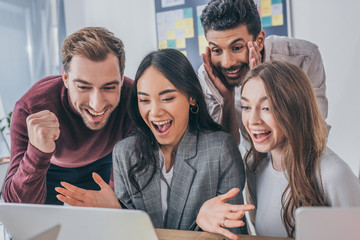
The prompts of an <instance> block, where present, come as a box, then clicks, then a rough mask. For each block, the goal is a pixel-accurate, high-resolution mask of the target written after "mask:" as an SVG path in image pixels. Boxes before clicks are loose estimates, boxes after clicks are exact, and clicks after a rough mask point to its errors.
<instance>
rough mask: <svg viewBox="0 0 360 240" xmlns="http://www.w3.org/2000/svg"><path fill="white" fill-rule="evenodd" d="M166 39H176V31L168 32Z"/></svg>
mask: <svg viewBox="0 0 360 240" xmlns="http://www.w3.org/2000/svg"><path fill="white" fill-rule="evenodd" d="M166 39H167V40H172V39H175V30H169V31H167V32H166Z"/></svg>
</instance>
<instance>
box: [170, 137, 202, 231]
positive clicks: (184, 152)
mask: <svg viewBox="0 0 360 240" xmlns="http://www.w3.org/2000/svg"><path fill="white" fill-rule="evenodd" d="M197 140H198V136H197V133H196V134H193V133H190V132H189V131H186V132H185V134H184V136H183V137H182V139H181V141H180V144H179V147H178V151H177V153H176V159H175V164H174V176H173V178H172V181H171V193H170V200H169V205H168V211H167V218H166V223H165V227H166V228H170V229H178V228H179V224H180V219H181V218H182V213H183V209H184V207H185V203H186V201H187V198H188V195H189V191H190V188H191V185H192V182H193V179H194V177H195V174H196V171H195V169H194V168H193V167H192V166H190V165H189V163H188V160H190V159H191V158H193V157H194V156H196V153H197Z"/></svg>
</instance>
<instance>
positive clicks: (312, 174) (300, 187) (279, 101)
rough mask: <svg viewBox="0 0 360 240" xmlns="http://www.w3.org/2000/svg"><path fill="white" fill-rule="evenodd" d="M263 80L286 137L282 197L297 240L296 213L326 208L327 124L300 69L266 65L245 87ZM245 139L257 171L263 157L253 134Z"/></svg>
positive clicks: (286, 219)
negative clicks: (323, 158)
mask: <svg viewBox="0 0 360 240" xmlns="http://www.w3.org/2000/svg"><path fill="white" fill-rule="evenodd" d="M253 78H260V79H261V80H262V82H263V83H264V86H265V91H266V94H267V97H268V99H269V103H270V108H271V112H272V114H273V117H274V118H275V120H276V122H277V123H278V125H279V127H280V128H281V130H282V131H283V133H284V135H285V139H286V142H285V145H284V148H283V149H284V150H283V160H284V164H285V168H286V173H287V176H288V180H289V183H288V185H287V187H286V189H285V191H284V192H283V194H282V198H281V204H282V220H283V223H284V226H285V228H286V230H287V233H288V236H289V237H294V232H295V219H294V212H295V210H296V209H297V208H298V207H302V206H326V205H327V203H326V201H325V195H324V190H323V186H322V183H321V181H320V183H318V181H317V174H319V176H320V179H321V175H320V157H321V156H322V155H323V153H324V150H325V147H326V141H327V128H326V123H325V121H324V119H323V117H322V115H321V112H320V110H319V107H318V104H317V100H316V96H315V92H314V89H313V87H312V84H311V81H310V79H309V77H308V76H307V75H306V73H305V72H304V71H303V70H302V69H301V68H300V67H298V66H296V65H294V64H291V63H287V62H282V61H278V60H275V61H269V62H264V63H262V64H260V65H258V66H256V67H255V68H253V69H251V70H250V71H249V72H248V73H247V74H246V76H245V78H244V81H243V82H242V85H241V92H242V90H243V89H244V86H245V85H246V83H247V82H248V81H249V80H251V79H253ZM241 130H242V135H243V136H245V137H246V139H250V142H251V153H250V155H252V157H253V160H254V164H253V166H251V168H250V167H249V165H248V159H249V157H250V155H247V156H246V157H245V158H244V159H245V164H246V166H247V168H248V169H250V170H251V171H255V170H256V167H257V166H258V165H259V164H260V161H261V160H262V158H263V156H262V154H261V153H259V152H258V151H256V149H255V148H254V145H253V142H252V141H251V138H250V136H249V134H248V133H247V131H246V130H244V128H242V129H241Z"/></svg>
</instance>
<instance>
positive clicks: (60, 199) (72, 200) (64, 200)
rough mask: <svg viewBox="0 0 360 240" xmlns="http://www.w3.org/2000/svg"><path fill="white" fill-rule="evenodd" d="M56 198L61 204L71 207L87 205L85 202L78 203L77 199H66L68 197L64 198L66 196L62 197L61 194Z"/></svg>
mask: <svg viewBox="0 0 360 240" xmlns="http://www.w3.org/2000/svg"><path fill="white" fill-rule="evenodd" d="M56 198H57V199H58V200H59V201H61V202H63V203H66V204H68V205H70V206H85V205H84V204H83V202H81V201H78V200H75V199H72V198H68V197H66V196H64V195H61V194H58V195H56Z"/></svg>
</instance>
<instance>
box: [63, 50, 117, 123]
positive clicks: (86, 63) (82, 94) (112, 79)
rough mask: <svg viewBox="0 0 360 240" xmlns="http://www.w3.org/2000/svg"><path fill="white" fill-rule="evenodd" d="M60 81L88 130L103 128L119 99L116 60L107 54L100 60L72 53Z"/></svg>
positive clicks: (113, 56)
mask: <svg viewBox="0 0 360 240" xmlns="http://www.w3.org/2000/svg"><path fill="white" fill-rule="evenodd" d="M63 81H64V84H65V87H66V88H67V89H68V93H69V96H70V101H71V104H72V105H73V107H74V108H75V109H76V111H77V112H78V113H79V114H80V116H81V118H82V119H83V121H84V123H85V125H86V126H87V127H88V128H90V129H91V130H99V129H101V128H103V127H104V126H105V125H106V123H107V121H108V119H109V117H110V114H111V112H112V111H113V110H114V109H115V108H116V106H117V105H118V104H119V101H120V90H121V84H122V78H121V75H120V69H119V60H118V58H117V57H116V56H115V55H113V54H109V55H108V56H107V57H106V59H105V60H103V61H96V62H94V61H91V60H89V59H88V58H86V57H83V56H79V55H75V56H74V57H73V58H72V60H71V62H70V67H69V71H68V73H66V72H65V71H63Z"/></svg>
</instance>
